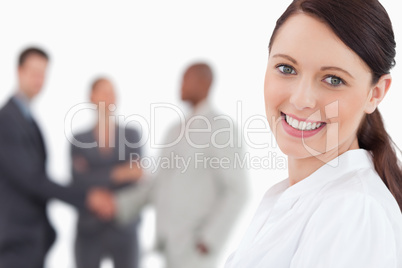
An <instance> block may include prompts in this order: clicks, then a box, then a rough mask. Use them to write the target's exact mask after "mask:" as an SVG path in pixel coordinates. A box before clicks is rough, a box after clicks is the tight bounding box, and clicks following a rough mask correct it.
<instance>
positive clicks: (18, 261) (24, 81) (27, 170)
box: [0, 47, 99, 268]
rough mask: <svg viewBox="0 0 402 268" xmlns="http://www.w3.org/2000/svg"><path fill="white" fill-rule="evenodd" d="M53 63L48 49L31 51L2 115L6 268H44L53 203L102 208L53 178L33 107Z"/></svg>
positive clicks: (0, 238) (1, 234) (2, 256)
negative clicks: (49, 202)
mask: <svg viewBox="0 0 402 268" xmlns="http://www.w3.org/2000/svg"><path fill="white" fill-rule="evenodd" d="M48 62H49V57H48V55H47V54H46V52H44V51H43V50H41V49H39V48H35V47H31V48H27V49H25V50H24V51H23V52H22V53H21V54H20V56H19V60H18V88H17V91H16V92H15V94H14V95H13V96H12V97H11V98H10V100H9V101H8V102H7V103H6V104H5V105H4V106H3V107H2V108H1V110H0V148H1V149H0V267H4V268H27V267H30V268H41V267H43V265H44V259H45V257H46V254H47V252H48V250H49V249H50V247H51V246H52V244H53V243H54V241H55V239H56V233H55V231H54V229H53V227H52V226H51V224H50V222H49V219H48V217H47V213H46V207H47V202H48V201H49V200H50V199H51V198H57V199H60V200H62V201H64V202H67V203H69V204H71V205H74V206H76V207H78V208H80V209H83V208H85V206H86V205H88V206H91V207H92V208H94V207H93V206H92V205H94V204H95V205H96V204H97V203H99V201H98V200H97V198H98V195H97V194H95V195H89V196H88V198H86V191H83V190H81V189H78V188H75V187H72V186H68V187H64V186H61V185H58V184H56V183H54V182H53V181H52V180H51V179H50V178H49V177H48V175H47V172H46V149H45V142H44V140H43V137H42V134H41V131H40V129H39V127H38V125H37V123H36V121H35V119H34V117H33V114H32V111H31V107H30V106H31V102H32V101H33V99H34V98H35V97H36V96H37V95H38V94H39V93H40V91H41V90H42V88H43V85H44V82H45V77H46V70H47V67H48ZM49 112H51V111H49ZM93 192H96V190H94V191H93ZM91 194H92V192H91ZM91 196H93V198H92V197H91ZM98 209H99V208H98Z"/></svg>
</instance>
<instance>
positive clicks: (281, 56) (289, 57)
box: [272, 54, 297, 65]
mask: <svg viewBox="0 0 402 268" xmlns="http://www.w3.org/2000/svg"><path fill="white" fill-rule="evenodd" d="M272 57H273V58H278V57H280V58H285V59H288V60H290V61H291V62H293V64H296V65H297V61H296V60H295V59H294V58H292V57H291V56H289V55H286V54H275V55H273V56H272Z"/></svg>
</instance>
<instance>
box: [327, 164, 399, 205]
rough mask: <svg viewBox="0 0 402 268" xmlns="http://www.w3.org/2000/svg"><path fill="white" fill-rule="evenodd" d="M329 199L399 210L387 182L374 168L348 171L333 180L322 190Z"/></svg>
mask: <svg viewBox="0 0 402 268" xmlns="http://www.w3.org/2000/svg"><path fill="white" fill-rule="evenodd" d="M320 195H321V196H324V197H325V198H323V201H325V200H327V199H334V200H337V199H340V200H348V201H349V202H355V204H360V205H365V206H367V204H377V205H379V206H380V207H383V208H384V209H385V210H390V209H391V210H395V211H399V213H400V210H399V206H398V204H397V202H396V200H395V198H394V197H393V195H392V194H391V192H390V191H389V190H388V188H387V186H386V185H385V183H384V182H383V181H382V179H381V178H380V176H379V175H378V174H377V172H376V171H375V170H374V169H373V168H365V169H359V170H355V171H353V172H350V173H347V174H345V175H343V176H342V177H340V178H338V179H336V180H334V181H332V182H331V183H329V184H328V185H326V187H324V188H323V189H322V190H321V192H320Z"/></svg>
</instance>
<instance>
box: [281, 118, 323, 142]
mask: <svg viewBox="0 0 402 268" xmlns="http://www.w3.org/2000/svg"><path fill="white" fill-rule="evenodd" d="M281 116H282V124H283V127H284V129H285V131H286V132H287V133H288V134H290V135H292V136H295V137H304V138H307V137H311V136H313V135H315V134H316V133H318V132H319V131H320V130H321V129H323V128H324V127H325V125H326V123H325V122H322V121H313V120H306V119H304V120H303V119H300V118H296V117H295V116H292V115H288V114H285V113H281Z"/></svg>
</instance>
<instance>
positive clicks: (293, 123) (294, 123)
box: [292, 118, 299, 128]
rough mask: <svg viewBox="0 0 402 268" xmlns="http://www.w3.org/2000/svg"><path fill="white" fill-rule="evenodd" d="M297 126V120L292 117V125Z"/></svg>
mask: <svg viewBox="0 0 402 268" xmlns="http://www.w3.org/2000/svg"><path fill="white" fill-rule="evenodd" d="M298 126H299V121H297V120H296V119H294V118H293V120H292V127H294V128H297V127H298Z"/></svg>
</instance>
